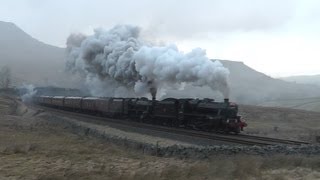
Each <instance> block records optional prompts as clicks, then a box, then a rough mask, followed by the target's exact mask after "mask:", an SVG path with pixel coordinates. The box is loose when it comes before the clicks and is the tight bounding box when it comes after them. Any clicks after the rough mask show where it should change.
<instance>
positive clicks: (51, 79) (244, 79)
mask: <svg viewBox="0 0 320 180" xmlns="http://www.w3.org/2000/svg"><path fill="white" fill-rule="evenodd" d="M220 61H221V62H222V63H223V64H224V66H226V67H227V68H229V70H230V88H231V94H230V98H231V100H232V101H236V102H238V103H243V104H261V103H263V102H266V101H268V102H269V101H275V100H279V99H297V98H310V97H320V88H319V87H317V86H314V85H302V84H296V83H292V82H285V81H283V80H279V79H274V78H271V77H269V76H266V75H265V74H263V73H260V72H257V71H255V70H254V69H252V68H250V67H248V66H246V65H245V64H244V63H242V62H234V61H227V60H220ZM3 65H8V66H9V67H10V68H11V69H12V72H13V76H14V81H15V85H20V84H21V83H22V82H26V83H32V84H35V85H39V86H46V85H56V86H61V87H74V86H75V84H79V82H80V81H79V79H78V78H76V77H70V75H67V74H65V73H64V68H65V63H64V49H63V48H58V47H54V46H51V45H47V44H45V43H42V42H40V41H38V40H36V39H34V38H32V37H31V36H30V35H28V34H27V33H25V32H24V31H23V30H21V29H20V28H18V27H17V26H16V25H14V24H13V23H7V22H1V21H0V66H3ZM78 87H79V86H78ZM164 97H192V98H196V97H200V98H208V97H209V98H216V99H222V98H223V97H221V94H219V93H216V92H212V90H211V89H210V88H208V87H193V86H191V85H186V87H185V88H184V90H182V91H177V90H169V91H168V92H167V94H166V95H165V96H164ZM275 102H276V101H275ZM273 105H277V104H273ZM279 105H282V104H281V103H279Z"/></svg>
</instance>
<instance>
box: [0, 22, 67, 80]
mask: <svg viewBox="0 0 320 180" xmlns="http://www.w3.org/2000/svg"><path fill="white" fill-rule="evenodd" d="M4 65H7V66H9V67H10V68H11V70H12V74H13V77H14V79H13V81H14V85H20V84H21V83H22V82H26V83H33V84H36V85H62V84H64V81H65V74H63V70H64V49H63V48H58V47H55V46H51V45H47V44H45V43H42V42H40V41H38V40H36V39H34V38H32V37H31V36H30V35H28V34H27V33H25V32H24V31H23V30H21V29H20V28H18V27H17V26H16V25H14V24H13V23H8V22H1V21H0V66H4Z"/></svg>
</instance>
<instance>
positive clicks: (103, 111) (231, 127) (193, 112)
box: [33, 96, 246, 134]
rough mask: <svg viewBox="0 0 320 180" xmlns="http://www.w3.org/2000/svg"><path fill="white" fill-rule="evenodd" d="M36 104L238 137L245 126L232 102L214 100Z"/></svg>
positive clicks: (47, 100)
mask: <svg viewBox="0 0 320 180" xmlns="http://www.w3.org/2000/svg"><path fill="white" fill-rule="evenodd" d="M33 102H34V103H35V104H39V105H43V106H48V107H53V108H59V109H63V110H69V111H76V112H83V113H90V114H96V115H101V116H106V117H113V118H126V119H129V120H135V121H139V122H144V123H151V124H158V125H165V126H173V127H180V128H191V129H197V130H204V131H215V132H227V133H229V132H233V133H235V134H237V133H239V132H240V131H241V130H243V127H244V126H246V124H245V123H244V122H243V121H242V120H241V116H238V105H237V104H235V103H231V102H229V99H224V102H215V101H214V100H213V99H202V100H200V99H175V98H168V99H164V100H161V101H158V100H155V99H152V100H148V99H147V98H107V97H101V98H100V97H65V96H35V97H33Z"/></svg>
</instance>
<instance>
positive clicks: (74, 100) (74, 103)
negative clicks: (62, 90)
mask: <svg viewBox="0 0 320 180" xmlns="http://www.w3.org/2000/svg"><path fill="white" fill-rule="evenodd" d="M82 99H83V98H82V97H65V99H64V106H63V107H64V108H65V109H67V110H75V111H81V101H82Z"/></svg>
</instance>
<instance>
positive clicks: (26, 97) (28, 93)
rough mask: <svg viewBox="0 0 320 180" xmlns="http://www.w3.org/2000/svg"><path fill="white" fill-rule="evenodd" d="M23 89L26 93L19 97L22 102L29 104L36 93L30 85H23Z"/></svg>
mask: <svg viewBox="0 0 320 180" xmlns="http://www.w3.org/2000/svg"><path fill="white" fill-rule="evenodd" d="M22 88H23V89H25V90H26V93H25V94H23V95H22V96H21V99H22V102H25V103H29V102H31V101H32V97H33V96H34V95H35V94H36V93H37V91H36V90H35V89H34V86H33V85H32V84H23V86H22Z"/></svg>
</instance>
